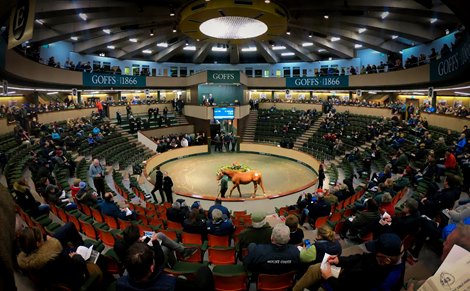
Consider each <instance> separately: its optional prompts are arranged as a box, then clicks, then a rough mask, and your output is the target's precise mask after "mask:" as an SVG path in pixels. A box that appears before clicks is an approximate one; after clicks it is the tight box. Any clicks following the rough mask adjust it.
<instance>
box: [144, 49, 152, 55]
mask: <svg viewBox="0 0 470 291" xmlns="http://www.w3.org/2000/svg"><path fill="white" fill-rule="evenodd" d="M142 53H144V54H147V55H149V54H151V53H152V51H151V50H143V51H142Z"/></svg>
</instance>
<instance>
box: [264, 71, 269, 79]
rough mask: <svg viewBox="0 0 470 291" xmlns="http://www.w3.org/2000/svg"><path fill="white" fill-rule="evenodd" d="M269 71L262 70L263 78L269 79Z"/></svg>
mask: <svg viewBox="0 0 470 291" xmlns="http://www.w3.org/2000/svg"><path fill="white" fill-rule="evenodd" d="M269 73H270V72H269V70H264V76H263V77H265V78H269Z"/></svg>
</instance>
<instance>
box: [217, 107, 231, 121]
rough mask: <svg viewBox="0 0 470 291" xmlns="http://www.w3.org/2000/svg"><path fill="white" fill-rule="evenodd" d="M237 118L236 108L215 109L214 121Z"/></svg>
mask: <svg viewBox="0 0 470 291" xmlns="http://www.w3.org/2000/svg"><path fill="white" fill-rule="evenodd" d="M234 118H235V108H233V107H232V108H230V107H219V108H214V119H216V120H221V119H234Z"/></svg>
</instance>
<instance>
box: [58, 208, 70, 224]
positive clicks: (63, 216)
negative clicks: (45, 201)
mask: <svg viewBox="0 0 470 291" xmlns="http://www.w3.org/2000/svg"><path fill="white" fill-rule="evenodd" d="M57 216H58V217H59V219H60V220H62V221H63V222H64V223H65V222H68V221H69V220H68V217H67V213H65V210H64V209H62V208H60V207H57Z"/></svg>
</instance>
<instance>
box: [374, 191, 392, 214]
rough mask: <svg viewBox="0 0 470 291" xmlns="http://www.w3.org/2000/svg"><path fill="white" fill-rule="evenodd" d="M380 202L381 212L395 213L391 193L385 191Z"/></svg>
mask: <svg viewBox="0 0 470 291" xmlns="http://www.w3.org/2000/svg"><path fill="white" fill-rule="evenodd" d="M377 202H378V201H377ZM378 204H379V211H380V214H384V213H385V212H387V213H388V214H390V216H394V215H395V204H393V203H392V195H390V193H388V192H385V193H384V194H383V195H382V197H381V201H380V203H378Z"/></svg>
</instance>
